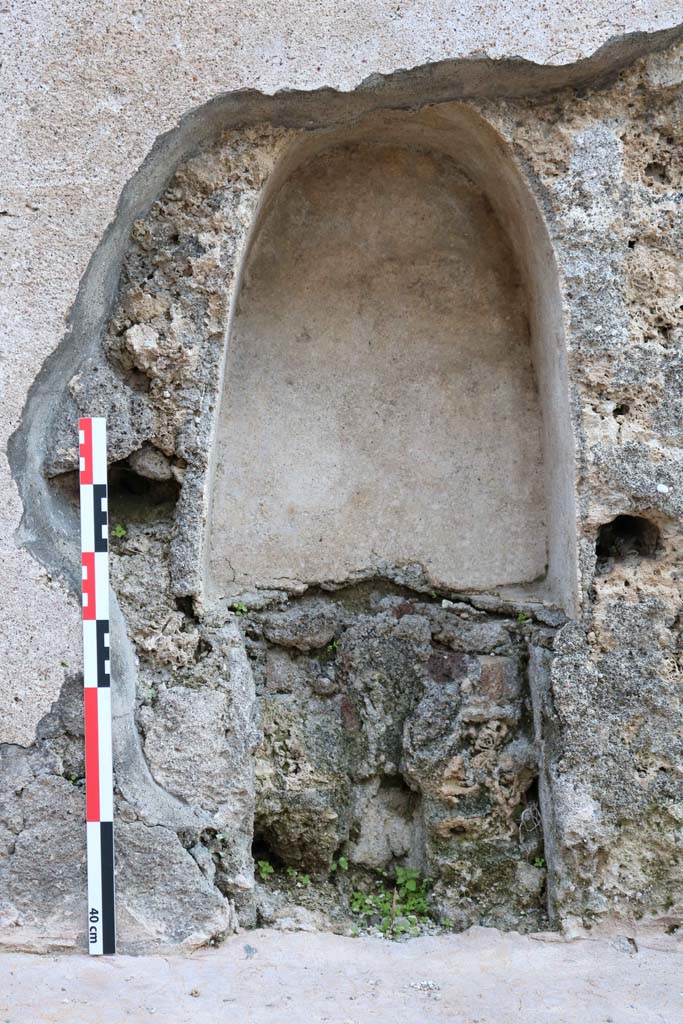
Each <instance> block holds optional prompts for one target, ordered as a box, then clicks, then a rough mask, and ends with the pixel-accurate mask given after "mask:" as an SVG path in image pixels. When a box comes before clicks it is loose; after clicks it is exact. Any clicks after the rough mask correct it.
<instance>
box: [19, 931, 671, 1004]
mask: <svg viewBox="0 0 683 1024" xmlns="http://www.w3.org/2000/svg"><path fill="white" fill-rule="evenodd" d="M93 1021H96V1022H97V1024H119V1022H130V1021H134V1022H136V1024H137V1022H147V1021H164V1022H165V1024H166V1022H168V1024H176V1022H177V1024H185V1022H187V1024H205V1022H207V1024H208V1022H211V1024H233V1022H235V1024H238V1022H239V1024H289V1022H292V1024H319V1022H320V1024H323V1022H325V1024H365V1022H368V1021H371V1022H372V1024H446V1022H448V1024H508V1022H513V1021H514V1022H515V1024H517V1022H523V1024H551V1022H552V1024H560V1022H562V1024H564V1022H566V1024H631V1022H634V1024H635V1022H637V1024H655V1022H656V1024H678V1022H682V1021H683V942H682V941H680V940H678V941H676V940H675V938H674V937H669V936H664V935H661V934H657V935H647V936H645V937H642V936H639V937H638V938H637V939H636V940H635V941H634V940H633V939H632V938H627V937H626V936H625V935H617V936H613V937H611V938H602V939H577V940H574V941H571V942H566V941H563V940H561V939H560V938H559V937H558V936H553V935H543V936H536V937H530V936H520V935H517V934H502V933H500V932H498V931H496V930H495V929H487V928H472V929H470V930H469V931H467V932H464V933H463V934H460V935H439V936H429V937H423V938H419V939H412V940H410V941H408V942H402V943H395V942H388V941H383V940H380V939H372V938H358V939H352V938H344V937H341V936H338V935H331V934H328V933H303V932H298V933H285V932H277V931H253V932H243V933H241V934H240V935H236V936H233V937H231V938H230V939H229V940H228V941H226V942H225V943H224V944H223V945H222V946H221V947H220V948H218V949H207V950H201V951H199V952H197V953H194V954H193V955H191V956H183V957H181V956H178V957H158V956H156V957H151V956H150V957H128V956H117V957H108V958H95V957H88V956H87V955H80V954H63V955H47V956H36V955H32V954H28V953H4V954H2V955H0V1024H42V1022H50V1024H52V1022H55V1024H57V1022H59V1024H62V1022H63V1024H81V1022H82V1024H86V1022H87V1024H92V1022H93Z"/></svg>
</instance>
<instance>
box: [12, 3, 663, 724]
mask: <svg viewBox="0 0 683 1024" xmlns="http://www.w3.org/2000/svg"><path fill="white" fill-rule="evenodd" d="M0 17H1V18H2V21H3V28H4V35H5V47H4V49H5V53H6V59H5V60H4V61H3V67H2V81H3V91H4V93H5V95H6V96H8V97H11V102H9V103H8V104H7V105H6V109H5V122H6V124H5V132H4V136H3V139H4V154H3V155H4V165H5V167H4V173H3V196H4V198H3V204H2V206H3V214H4V216H3V217H2V220H1V223H0V230H1V231H2V245H3V254H4V259H3V268H2V273H3V281H2V284H3V295H4V300H3V313H2V316H3V327H2V335H3V364H2V374H3V403H2V414H1V416H2V419H1V424H2V425H1V433H2V444H1V445H0V447H2V448H4V446H5V444H6V441H7V439H8V438H9V436H10V435H11V434H12V432H13V431H14V430H15V429H16V427H17V425H18V423H19V418H20V416H21V410H22V408H23V406H24V403H25V400H26V395H27V392H28V390H29V387H30V386H31V383H32V381H33V380H34V379H35V377H36V374H37V372H38V370H39V368H40V366H41V364H42V363H43V361H44V360H45V359H46V357H47V356H48V355H49V354H50V353H52V352H53V351H54V350H55V348H56V347H57V344H58V342H59V340H60V338H61V337H62V336H63V334H64V330H65V326H66V318H67V315H68V312H69V310H70V309H71V307H72V305H73V303H74V301H75V299H76V294H77V291H78V284H79V281H80V280H81V278H82V277H83V275H84V273H85V271H86V268H87V267H88V264H89V261H90V258H91V254H92V253H93V251H94V250H95V247H96V246H97V244H98V241H99V240H100V238H101V237H102V236H103V234H104V232H105V229H106V228H107V225H108V224H110V223H111V222H112V221H113V218H114V215H115V211H116V207H117V202H118V199H119V196H120V194H121V191H122V189H123V187H124V185H125V183H126V182H127V181H128V180H129V179H131V178H132V176H133V175H134V174H135V172H136V171H137V170H138V168H140V166H141V164H142V163H143V161H144V160H145V158H146V156H147V154H148V153H149V152H150V150H151V149H152V147H153V145H154V143H155V140H156V139H157V138H158V137H159V135H160V134H161V133H164V132H167V131H169V130H171V129H172V128H173V127H174V126H175V125H176V123H177V122H178V120H179V119H180V118H182V117H183V115H185V114H186V113H187V112H188V111H190V110H192V109H193V108H194V109H196V108H197V107H199V106H200V105H201V104H202V103H206V102H207V101H209V100H210V99H211V98H212V97H214V96H216V95H217V94H221V93H227V92H230V91H231V90H240V89H257V90H262V91H263V92H264V93H271V92H274V91H276V90H277V89H291V88H299V89H316V88H322V87H326V86H331V87H340V88H343V89H349V88H353V87H355V86H357V84H358V83H359V82H360V81H362V80H363V79H364V78H365V77H366V76H367V75H369V74H371V73H373V74H375V73H377V72H382V73H388V72H391V71H392V70H393V69H394V68H397V67H412V66H415V65H419V64H421V63H425V62H427V61H430V62H431V61H445V62H447V63H446V64H442V65H437V66H436V67H435V68H434V69H433V70H430V72H429V74H428V75H427V76H426V79H425V78H424V77H423V80H424V81H428V82H429V83H430V86H429V88H430V89H433V90H434V91H435V92H437V93H438V92H439V91H441V92H444V90H445V92H446V93H450V94H451V95H453V94H455V95H457V94H460V93H463V92H465V93H468V92H470V93H471V92H473V91H474V92H485V93H486V92H491V91H492V90H493V91H496V90H502V91H512V92H515V91H517V92H518V91H520V90H521V91H524V90H525V89H531V90H532V91H533V90H535V89H538V88H552V87H554V86H557V85H558V84H560V83H561V82H563V81H569V80H571V79H572V78H574V80H582V79H586V78H590V77H595V76H596V75H600V74H604V73H605V72H608V71H609V69H610V68H612V67H614V66H617V65H619V64H620V63H621V62H623V61H624V60H627V59H628V58H629V57H630V56H633V55H634V54H635V53H637V52H638V51H642V50H643V49H648V48H650V47H652V46H658V45H661V44H662V43H663V42H664V41H665V39H664V37H663V36H662V35H661V32H662V30H666V29H667V28H669V27H670V26H674V25H675V24H676V23H678V22H680V21H681V20H683V12H682V11H681V7H680V4H678V3H675V4H671V3H669V2H668V0H667V2H660V3H656V4H652V3H651V4H648V5H647V9H646V10H643V9H642V8H641V7H640V6H635V5H633V4H631V3H623V4H620V5H619V6H618V8H615V5H614V4H613V3H609V4H604V5H600V4H597V5H596V4H594V3H581V4H578V5H573V6H572V8H571V9H570V10H569V9H567V8H562V7H560V6H559V5H554V4H553V5H551V7H550V8H548V7H547V6H543V7H540V6H537V5H535V4H530V5H528V6H525V7H523V8H520V7H519V5H517V4H514V5H513V4H508V3H500V4H494V5H490V6H489V7H488V8H487V11H486V15H485V16H481V12H480V10H479V8H478V6H477V5H474V4H472V5H460V7H459V8H458V12H457V13H455V12H453V11H451V10H450V9H448V10H445V9H444V8H443V7H442V6H441V5H439V4H427V5H422V6H420V7H419V8H415V7H414V6H412V5H408V4H399V5H396V4H393V3H392V4H373V5H368V4H365V3H363V4H354V5H352V7H351V8H350V9H347V12H346V14H345V17H344V20H341V19H340V15H339V11H338V8H337V7H336V6H335V5H333V4H331V3H300V4H296V5H290V6H288V7H282V6H281V5H268V4H266V5H260V6H259V7H258V9H257V10H254V9H253V8H252V7H251V6H243V5H240V4H238V3H226V2H223V3H221V4H218V5H217V4H203V3H200V4H196V3H195V4H192V5H187V6H182V5H179V6H178V8H177V9H173V11H171V12H169V10H168V7H167V6H166V5H164V4H161V3H156V4H152V5H146V7H145V10H144V13H143V12H141V10H140V9H139V7H138V5H136V4H134V3H132V2H117V3H116V4H113V5H108V6H107V7H100V8H97V9H94V8H93V9H90V10H89V11H88V12H86V13H85V14H84V12H82V11H80V10H79V11H76V10H75V9H74V8H73V7H72V5H70V4H67V3H58V4H53V3H47V2H45V3H39V4H30V3H28V2H26V3H24V2H21V3H18V4H16V5H15V6H14V7H13V8H12V12H11V14H10V12H9V10H8V11H7V12H3V13H2V14H0ZM530 23H531V25H532V26H533V28H532V31H531V32H530V31H529V25H530ZM302 25H305V26H306V30H305V31H302V30H301V26H302ZM643 32H644V33H648V32H649V33H655V35H654V36H652V37H642V36H641V37H630V38H627V39H625V40H623V41H622V42H618V43H617V44H615V45H613V46H612V47H611V48H608V49H607V50H605V51H603V52H601V53H600V54H598V55H597V56H596V57H595V58H594V59H592V60H587V61H586V60H584V58H587V57H588V56H589V55H590V54H591V53H593V51H595V50H597V49H599V48H600V47H601V46H603V44H606V43H607V42H608V41H609V40H610V39H613V38H614V37H618V36H623V35H625V34H626V35H628V33H643ZM656 33H660V35H659V36H658V35H656ZM482 55H490V57H491V58H493V59H501V58H503V57H509V58H516V57H518V56H519V57H523V58H525V59H526V60H528V61H536V62H538V63H539V64H541V65H547V70H544V69H543V68H541V69H533V68H531V67H530V66H529V65H524V64H521V63H520V62H518V61H516V60H515V61H513V62H512V63H511V64H505V63H502V64H494V63H491V62H490V61H488V60H487V59H486V56H482ZM459 57H466V58H468V60H467V61H465V63H464V64H462V65H460V66H458V65H457V64H455V65H453V64H451V63H448V62H450V61H452V60H453V59H454V58H459ZM577 61H578V62H579V63H578V64H577V63H576V62H577ZM582 61H583V63H581V62H582ZM565 68H566V70H565ZM160 83H161V84H160ZM397 85H398V91H397V89H396V86H397ZM378 86H382V83H381V82H380V83H374V84H373V85H372V86H371V87H369V89H366V92H365V95H366V96H367V97H368V99H370V102H372V100H371V96H372V92H373V90H374V89H375V88H377V87H378ZM382 87H383V88H384V90H385V95H386V97H387V99H389V100H390V101H391V97H392V95H393V96H394V102H395V101H398V102H399V103H400V100H401V95H400V94H401V85H400V80H396V81H392V82H390V83H389V84H388V88H387V83H384V85H383V86H382ZM284 99H285V100H286V98H284ZM330 99H331V100H334V99H335V98H334V96H333V95H332V94H331V95H330ZM337 99H338V101H339V103H338V109H339V110H340V111H341V110H343V108H344V106H345V104H346V98H345V97H344V96H343V95H341V96H339V97H337ZM257 102H258V95H256V94H255V95H253V96H252V97H251V103H252V104H254V103H257ZM240 104H241V105H242V106H243V104H242V100H241V99H240V100H239V101H238V105H236V103H235V100H234V99H230V98H229V97H228V99H227V100H226V105H225V109H224V111H223V113H224V114H225V113H227V112H228V111H230V110H232V111H233V114H235V112H236V111H237V110H238V107H239V105H240ZM333 105H334V103H333ZM244 113H245V112H244V109H242V111H241V113H240V115H238V116H242V117H243V116H244ZM211 121H212V119H211V117H209V118H204V120H203V121H202V118H199V119H197V118H192V119H191V120H190V121H186V122H185V123H184V127H183V128H182V129H181V131H180V132H179V133H176V134H175V135H174V136H172V137H169V138H168V139H166V141H165V142H164V143H163V144H162V146H161V148H158V149H157V153H158V159H157V160H156V161H153V162H151V163H150V162H148V163H147V164H146V166H145V167H144V168H143V169H142V170H141V172H140V174H139V175H138V176H137V177H136V179H135V182H134V183H133V184H132V186H131V188H129V189H128V190H127V192H126V195H125V197H124V198H123V201H122V204H121V206H120V208H119V214H118V217H117V220H116V222H115V223H114V224H113V227H112V230H111V231H109V232H108V234H107V241H106V243H105V246H104V249H101V250H100V252H99V254H98V256H97V258H96V259H95V260H94V261H93V263H92V265H91V273H90V275H89V277H88V280H87V284H86V285H85V287H84V289H83V291H82V294H81V300H80V302H79V306H78V309H79V315H78V317H77V319H80V327H79V331H78V333H79V336H81V335H82V336H86V337H93V336H94V335H96V334H97V332H98V331H99V329H100V324H101V321H102V316H103V307H104V306H106V303H107V296H108V295H110V293H111V288H112V285H113V282H114V280H115V277H116V271H115V270H114V269H113V266H112V263H111V257H112V256H113V254H114V253H115V251H116V249H117V247H120V246H121V245H122V243H123V239H124V238H125V236H126V235H127V231H128V225H129V224H130V221H131V219H132V217H133V216H134V215H135V213H136V211H140V210H141V209H143V208H144V207H145V205H146V204H148V203H149V202H150V201H151V199H152V198H153V197H154V196H155V195H156V194H157V193H158V191H159V189H160V187H161V184H162V183H163V181H164V180H166V178H167V177H168V175H169V173H170V171H171V170H172V167H173V165H174V163H175V162H176V161H177V159H178V157H179V155H181V154H182V153H186V152H187V151H188V149H191V148H192V147H193V146H194V145H196V144H197V142H198V140H199V137H200V136H201V135H202V133H204V134H205V133H206V131H207V130H208V126H209V124H210V123H211ZM214 123H215V122H214ZM105 253H108V254H109V255H106V254H105ZM44 397H45V399H47V400H49V395H45V396H44ZM33 443H34V444H36V443H38V439H37V438H34V439H33ZM18 457H19V461H20V462H21V461H22V457H21V456H18ZM0 471H1V472H2V482H1V488H2V495H3V500H2V508H1V509H0V512H1V514H2V521H1V536H2V591H3V596H4V601H5V602H6V608H7V611H8V612H9V614H8V615H6V616H5V621H10V622H11V629H9V630H6V629H3V630H2V631H0V665H1V673H0V678H1V680H2V695H3V699H2V701H1V702H0V703H1V710H0V726H1V729H2V732H1V735H2V738H3V739H5V740H7V741H12V742H18V743H23V744H27V743H30V742H31V740H32V738H33V736H34V735H35V726H36V724H37V722H38V721H39V720H40V718H41V716H42V715H43V714H44V713H45V712H46V711H47V710H48V709H49V707H50V704H51V703H52V701H53V700H54V699H55V697H56V695H57V693H58V691H59V688H60V685H61V683H62V681H63V673H64V671H67V670H69V669H71V670H73V669H74V668H75V666H76V664H77V661H78V644H77V641H76V636H77V610H76V606H75V604H74V602H73V601H72V600H70V599H69V598H68V596H67V593H66V591H65V590H64V589H63V585H62V583H61V582H59V581H58V580H54V581H53V580H52V579H51V577H50V575H49V573H46V572H45V570H44V569H42V568H41V567H40V566H39V565H38V564H37V563H36V562H35V561H34V560H33V559H31V557H30V556H29V555H28V554H27V552H26V551H25V550H24V549H23V548H22V547H21V546H18V545H17V543H16V541H15V538H14V534H15V531H16V529H17V527H18V525H19V521H20V517H21V511H22V506H21V502H20V500H19V497H18V494H17V491H16V488H15V485H14V483H13V482H12V480H11V478H10V476H9V473H8V469H7V466H6V464H5V463H4V460H3V463H2V467H0ZM36 511H37V524H38V525H37V524H36V523H35V522H34V523H27V526H26V533H25V535H24V538H23V539H24V541H25V540H30V539H31V538H32V537H33V538H35V536H36V532H37V531H39V528H40V527H39V524H40V522H41V521H42V520H44V517H45V515H46V514H47V513H46V510H45V509H44V508H43V509H38V508H37V509H36ZM37 681H38V682H39V685H36V682H37Z"/></svg>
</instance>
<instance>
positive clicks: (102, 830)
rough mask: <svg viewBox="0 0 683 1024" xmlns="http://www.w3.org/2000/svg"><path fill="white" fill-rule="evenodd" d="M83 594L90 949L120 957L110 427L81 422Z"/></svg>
mask: <svg viewBox="0 0 683 1024" xmlns="http://www.w3.org/2000/svg"><path fill="white" fill-rule="evenodd" d="M78 441H79V454H80V489H81V564H82V579H83V582H82V593H83V687H84V689H83V698H84V708H85V819H86V830H87V850H88V949H89V951H90V953H93V954H95V955H99V954H102V953H114V952H115V951H116V926H115V918H114V779H113V773H112V743H111V676H110V665H109V531H108V509H107V427H106V421H105V420H104V419H102V418H101V417H90V416H88V417H84V418H82V419H80V420H79V421H78Z"/></svg>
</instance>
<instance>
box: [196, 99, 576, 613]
mask: <svg viewBox="0 0 683 1024" xmlns="http://www.w3.org/2000/svg"><path fill="white" fill-rule="evenodd" d="M242 270H243V273H242V275H241V276H242V281H241V285H240V287H239V290H238V294H237V297H236V301H235V302H234V314H233V317H232V324H231V327H230V331H229V338H228V342H227V352H226V360H225V371H224V381H223V388H222V397H221V408H220V414H219V420H218V424H217V430H216V440H215V444H214V451H213V467H212V495H211V511H210V518H209V527H208V537H207V539H208V543H207V545H206V551H207V554H206V570H207V571H206V583H207V589H208V593H209V595H213V596H217V595H218V594H221V593H236V592H238V591H240V590H245V589H252V588H254V587H264V588H269V587H284V588H286V589H288V588H296V587H298V586H299V585H300V584H305V585H310V584H314V583H330V582H335V583H344V582H347V581H350V580H353V579H358V578H366V577H370V576H373V575H389V576H393V577H394V578H402V577H401V574H402V573H403V574H404V575H405V573H406V572H408V573H412V574H413V577H414V578H419V579H420V580H421V581H422V582H424V583H427V584H431V585H433V586H435V587H440V588H448V589H451V590H457V591H461V592H463V591H469V592H471V591H479V592H481V591H484V592H488V593H506V594H510V593H514V592H519V593H520V594H522V593H523V594H524V595H525V596H529V595H530V593H532V594H533V596H535V597H537V598H538V599H540V600H544V601H547V602H550V603H553V604H557V605H560V606H562V607H563V608H564V609H565V610H567V611H568V612H570V611H572V610H573V608H574V606H575V601H576V597H575V595H576V568H575V565H576V556H575V536H574V509H573V441H572V433H571V425H570V417H569V400H568V386H567V374H566V357H565V352H564V342H563V335H562V319H561V309H562V307H561V302H560V296H559V288H558V282H557V273H556V270H555V262H554V259H553V255H552V250H551V246H550V243H549V239H548V236H547V232H546V229H545V225H544V223H543V220H542V218H541V216H540V214H539V211H538V208H537V206H536V203H535V201H534V198H533V196H532V195H531V193H530V191H529V189H528V187H527V185H526V183H525V182H524V181H523V180H522V178H521V176H520V173H519V171H518V169H517V167H516V165H515V164H514V161H513V160H512V157H511V154H510V152H509V150H508V148H507V146H506V145H505V144H504V142H503V140H502V139H501V138H500V136H499V135H498V134H497V133H496V132H495V131H494V130H493V129H492V128H491V127H490V125H488V124H487V123H486V122H485V121H484V120H483V118H482V117H481V116H480V115H478V114H477V113H476V112H474V111H472V110H471V109H470V108H468V107H465V106H463V105H460V104H448V105H445V106H441V107H434V108H428V109H426V110H423V111H421V112H419V113H417V114H405V113H390V114H383V115H375V116H373V117H371V118H368V119H367V120H365V121H364V122H363V123H361V124H359V125H357V126H355V127H354V128H352V129H348V128H347V129H344V130H343V131H339V130H336V131H329V132H328V131H319V132H316V133H314V134H311V135H309V136H306V137H304V138H303V139H302V140H301V139H300V140H299V141H297V142H295V143H293V144H292V146H291V147H290V149H289V150H288V151H287V152H286V153H285V155H284V157H283V158H282V159H281V161H280V163H279V165H278V166H277V168H276V170H275V171H274V173H273V175H272V177H271V180H270V183H269V186H268V187H267V190H266V195H265V196H264V200H263V202H262V204H261V209H260V212H259V214H258V216H257V218H256V220H255V223H254V225H253V227H252V233H251V244H250V246H249V248H248V251H247V253H246V255H245V257H244V260H243V267H242Z"/></svg>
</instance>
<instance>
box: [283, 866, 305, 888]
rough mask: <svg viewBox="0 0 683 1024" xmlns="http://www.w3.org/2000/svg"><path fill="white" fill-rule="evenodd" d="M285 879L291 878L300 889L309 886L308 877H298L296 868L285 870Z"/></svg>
mask: <svg viewBox="0 0 683 1024" xmlns="http://www.w3.org/2000/svg"><path fill="white" fill-rule="evenodd" d="M286 874H287V878H291V880H292V881H293V882H296V884H297V885H298V886H299V888H300V889H308V887H309V885H310V884H311V876H310V875H300V874H299V872H298V871H297V870H296V868H287V872H286Z"/></svg>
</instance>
